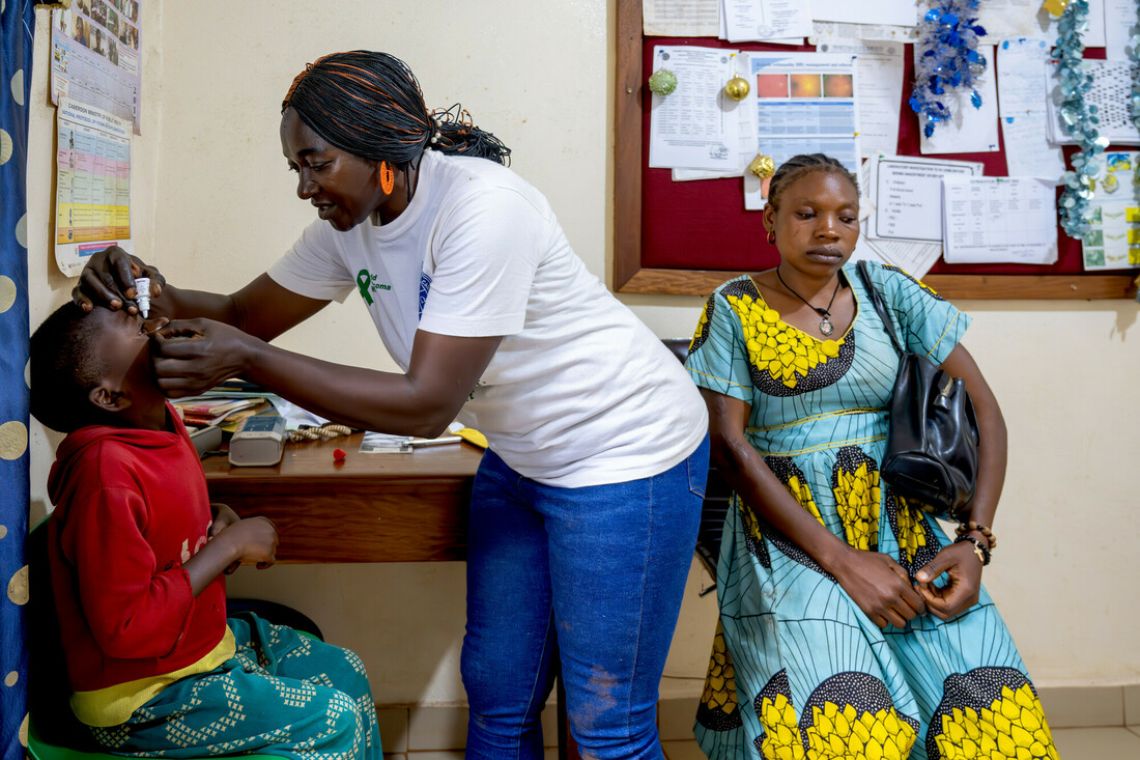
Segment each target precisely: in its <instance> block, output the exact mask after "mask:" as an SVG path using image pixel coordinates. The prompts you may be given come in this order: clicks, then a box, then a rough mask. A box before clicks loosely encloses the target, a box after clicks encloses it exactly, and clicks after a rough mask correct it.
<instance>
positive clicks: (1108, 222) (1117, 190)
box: [1081, 151, 1140, 270]
mask: <svg viewBox="0 0 1140 760" xmlns="http://www.w3.org/2000/svg"><path fill="white" fill-rule="evenodd" d="M1138 169H1140V153H1137V152H1134V151H1111V152H1108V153H1105V154H1104V161H1103V162H1101V165H1100V169H1099V171H1098V172H1097V174H1096V176H1095V177H1094V178H1093V182H1094V188H1095V191H1096V195H1095V196H1094V198H1093V201H1092V214H1091V218H1090V224H1091V228H1092V229H1091V232H1090V233H1089V235H1088V237H1086V238H1085V240H1084V241H1083V243H1082V245H1081V248H1082V258H1083V260H1084V266H1085V269H1088V270H1103V269H1129V268H1132V267H1137V266H1140V201H1138V200H1137V199H1136V191H1135V188H1136V182H1137V179H1140V171H1138Z"/></svg>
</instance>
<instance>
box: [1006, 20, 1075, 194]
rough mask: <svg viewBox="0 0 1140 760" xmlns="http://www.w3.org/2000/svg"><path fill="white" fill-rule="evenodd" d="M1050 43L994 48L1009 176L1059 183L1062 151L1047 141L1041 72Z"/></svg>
mask: <svg viewBox="0 0 1140 760" xmlns="http://www.w3.org/2000/svg"><path fill="white" fill-rule="evenodd" d="M1050 48H1051V44H1050V42H1049V41H1048V40H1046V39H1045V38H1043V37H1013V38H1011V39H1008V40H1002V41H1001V42H1000V43H999V44H998V46H997V69H998V113H999V116H1000V121H1001V130H1002V136H1003V137H1004V138H1005V161H1006V168H1007V170H1008V172H1009V176H1011V177H1042V178H1048V179H1053V180H1054V181H1059V180H1060V178H1061V175H1062V174H1063V173H1064V172H1065V159H1064V156H1063V155H1062V153H1061V149H1060V148H1059V147H1057V146H1055V145H1053V144H1052V143H1051V142H1050V141H1049V124H1048V120H1049V106H1048V104H1047V103H1046V100H1047V99H1048V97H1049V94H1048V90H1047V89H1046V84H1045V76H1044V73H1045V71H1046V70H1047V69H1048V68H1049V67H1050V66H1052V64H1051V63H1050V60H1049V54H1050Z"/></svg>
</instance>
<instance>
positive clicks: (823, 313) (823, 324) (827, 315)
mask: <svg viewBox="0 0 1140 760" xmlns="http://www.w3.org/2000/svg"><path fill="white" fill-rule="evenodd" d="M776 278H777V279H779V281H780V284H781V285H783V286H784V287H785V288H787V290H788V292H789V293H791V294H792V295H793V296H795V297H796V298H798V299H800V300H801V301H803V302H804V303H805V304H807V306H808V308H809V309H811V310H812V311H814V312H815V313H816V314H818V315H819V316H820V320H819V331H820V333H822V334H823V335H824V336H825V337H831V334H832V333H833V332H835V325H833V324H831V305H832V304H833V303H835V296H836V295H837V294H838V293H839V286H840V285H842V284H843V280H841V279H840V278H839V277H836V278H835V290H833V291H831V300H830V301H828V302H827V308H826V309H824V308H822V307H819V306H812V305H811V302H810V301H808V300H807V299H806V298H804V297H803V296H801V295H800V294H799V293H797V292H796V291H794V290H792V286H791V285H789V284H788V283H786V282H784V276H783V275H781V274H780V267H776Z"/></svg>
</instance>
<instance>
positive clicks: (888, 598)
mask: <svg viewBox="0 0 1140 760" xmlns="http://www.w3.org/2000/svg"><path fill="white" fill-rule="evenodd" d="M701 395H702V396H704V399H705V404H706V405H707V406H708V409H709V434H710V437H711V439H712V456H713V461H714V463H715V464H716V467H717V469H718V470H719V471H720V473H721V474H722V475H723V476H724V478H725V480H727V481H728V483H729V485H730V486H732V488H733V490H734V491H736V493H737V494H739V495H740V497H741V498H742V499H743V500H744V502H745V503H746V504H748V505H749V506H750V507H751V508H752V509H754V510H756V512H758V513H759V514H760V516H761V517H763V518H764V521H765V522H766V523H767V524H769V525H771V526H772V527H773V528H775V529H776V530H777V531H779V532H780V533H782V534H783V535H784V536H786V537H787V538H788V539H789V540H791V541H792V542H793V543H795V544H796V546H798V547H800V548H801V549H803V550H804V551H805V552H807V553H808V554H809V555H810V556H811V557H812V559H814V560H815V561H816V562H817V563H818V564H819V565H820V567H822V568H823V569H824V570H826V571H827V572H829V573H831V575H832V576H834V577H835V579H836V580H837V581H838V582H839V584H840V585H841V586H842V587H843V589H844V590H845V591H846V592H847V593H848V594H849V595H850V596H851V598H852V600H854V602H855V603H856V604H857V605H858V606H859V608H860V609H861V610H863V612H864V613H866V615H867V617H869V618H870V619H871V620H872V621H873V622H874V623H875V624H876V625H878V626H879V627H881V628H885V627H886V626H887V625H888V624H891V625H894V626H896V627H900V628H901V627H902V626H904V625H906V621H908V620H911V619H912V618H914V617H915V616H916V615H918V614H921V613H922V612H923V611H924V606H923V602H922V599H921V597H919V595H918V594H917V593H916V592H915V590H914V589H913V588H911V585H910V581H909V579H908V578H907V575H906V571H904V570H903V569H902V568H901V567H900V566H899V565H898V563H896V562H894V561H893V560H892V559H891V558H890V557H888V556H886V555H885V554H879V553H878V552H865V551H860V550H858V549H854V548H852V547H851V546H849V545H848V544H846V543H845V542H843V541H842V540H841V539H840V538H839V537H838V536H836V535H835V534H833V533H832V532H831V531H829V530H828V529H827V528H825V527H824V526H823V525H821V524H820V523H819V522H818V521H817V520H816V519H815V518H814V517H812V516H811V515H810V514H809V513H808V512H807V511H806V510H805V509H804V508H803V507H802V506H801V505H800V504H799V502H797V501H796V500H795V499H794V498H793V497H792V495H791V494H790V493H789V492H788V489H787V488H786V487H785V486H784V484H783V483H781V482H780V479H779V478H777V477H776V475H775V473H773V472H772V470H771V469H770V468H769V467H768V465H767V464H766V463H765V462H764V459H763V457H761V456H760V454H759V452H757V451H756V449H755V448H753V447H752V444H750V443H749V442H748V440H747V439H746V438H745V437H744V428H745V426H746V425H747V423H748V415H749V412H750V407H749V405H748V404H746V403H745V402H743V401H740V400H739V399H735V398H731V397H729V396H725V395H722V394H719V393H715V392H713V391H710V390H707V389H704V388H702V389H701Z"/></svg>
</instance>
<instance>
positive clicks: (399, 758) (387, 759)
mask: <svg viewBox="0 0 1140 760" xmlns="http://www.w3.org/2000/svg"><path fill="white" fill-rule="evenodd" d="M384 760H408V756H407V755H405V754H404V753H403V752H399V753H393V754H391V755H389V754H387V753H385V754H384Z"/></svg>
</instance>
